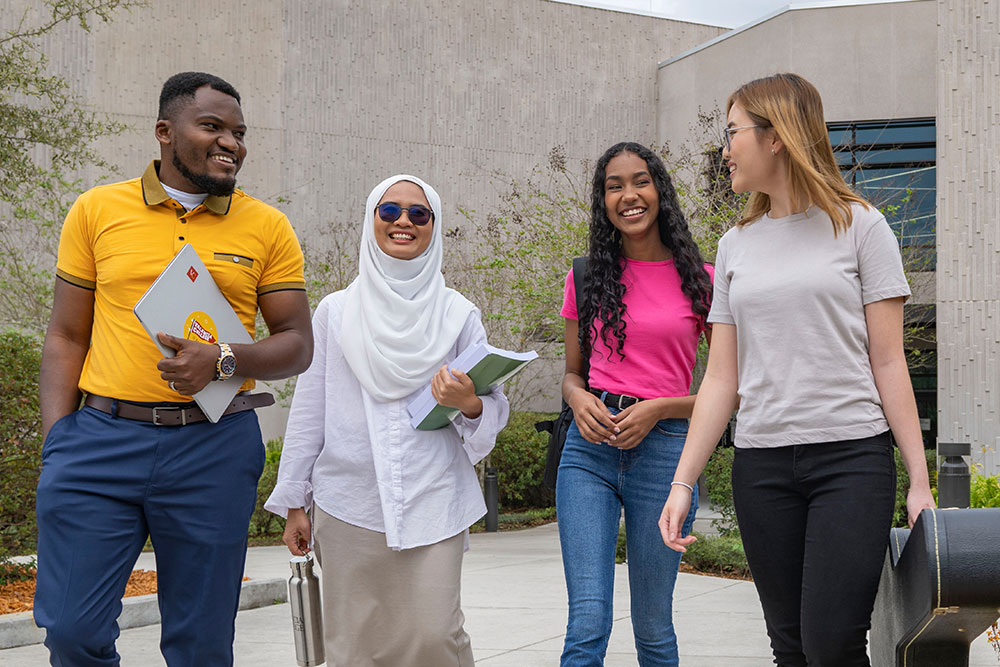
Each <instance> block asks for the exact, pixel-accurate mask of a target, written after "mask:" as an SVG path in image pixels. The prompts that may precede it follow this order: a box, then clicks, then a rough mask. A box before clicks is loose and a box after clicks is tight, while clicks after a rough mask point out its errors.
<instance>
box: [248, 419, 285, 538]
mask: <svg viewBox="0 0 1000 667" xmlns="http://www.w3.org/2000/svg"><path fill="white" fill-rule="evenodd" d="M281 443H282V441H281V439H280V438H279V439H275V440H268V442H267V444H266V445H265V446H264V471H263V472H262V473H261V474H260V481H259V482H257V505H256V506H255V507H254V510H253V515H251V517H250V536H251V537H256V536H259V535H274V534H280V533H281V532H282V531H284V526H285V524H284V521H283V520H282V518H281V517H279V516H278V515H277V514H272V513H271V512H268V511H267V510H266V509H264V502H265V501H266V500H267V497H268V496H270V495H271V492H272V491H274V485H275V483H277V481H278V461H280V460H281Z"/></svg>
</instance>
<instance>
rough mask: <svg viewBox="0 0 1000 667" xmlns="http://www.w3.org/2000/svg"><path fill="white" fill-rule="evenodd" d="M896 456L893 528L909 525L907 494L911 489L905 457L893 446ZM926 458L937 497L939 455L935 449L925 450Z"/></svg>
mask: <svg viewBox="0 0 1000 667" xmlns="http://www.w3.org/2000/svg"><path fill="white" fill-rule="evenodd" d="M893 451H894V453H895V456H896V508H895V509H894V510H893V515H892V526H893V528H906V527H908V526H909V525H910V524H909V520H908V519H907V515H906V494H907V493H908V492H909V491H910V476H909V475H908V474H906V466H905V465H903V457H902V456H901V455H900V453H899V449H898V448H893ZM924 458H925V459H926V460H927V474H928V476H929V477H930V480H931V491H932V492H935V495H934V498H935V499H936V498H937V493H936V490H937V455H936V454H935V452H934V450H933V449H928V450H925V451H924Z"/></svg>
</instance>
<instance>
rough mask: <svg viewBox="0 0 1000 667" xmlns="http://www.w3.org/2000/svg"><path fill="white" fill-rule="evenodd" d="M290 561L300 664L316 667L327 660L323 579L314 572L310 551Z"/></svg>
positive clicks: (292, 604) (289, 585) (294, 628)
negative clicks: (320, 584) (321, 582)
mask: <svg viewBox="0 0 1000 667" xmlns="http://www.w3.org/2000/svg"><path fill="white" fill-rule="evenodd" d="M288 564H289V565H291V567H292V576H291V577H289V578H288V602H289V603H290V604H291V606H292V634H293V635H294V636H295V660H296V662H298V663H299V665H300V667H315V666H316V665H321V664H323V662H325V661H326V651H325V650H324V648H323V606H322V603H321V602H320V597H319V579H317V578H316V575H315V574H313V558H312V555H310V554H306V555H305V556H293V557H292V558H291V560H290V561H289V562H288Z"/></svg>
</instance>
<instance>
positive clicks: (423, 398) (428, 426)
mask: <svg viewBox="0 0 1000 667" xmlns="http://www.w3.org/2000/svg"><path fill="white" fill-rule="evenodd" d="M537 358H538V353H537V352H535V351H534V350H529V351H528V352H511V351H509V350H501V349H500V348H498V347H493V346H492V345H489V344H487V343H478V344H476V345H473V346H472V347H470V348H467V349H466V350H465V351H464V352H462V353H461V354H460V355H458V356H457V357H456V358H455V360H454V361H453V362H451V363H450V364H448V368H450V369H457V370H460V371H463V372H464V373H465V374H466V375H468V376H469V377H470V378H471V379H472V381H473V382H475V383H476V394H477V395H479V396H482V395H483V394H486V393H489V391H490V389H491V388H493V387H495V386H496V385H498V384H502V383H503V382H505V381H507V379H508V378H510V377H511V376H512V375H514V373H517V372H518V371H519V370H521V369H522V368H524V367H525V366H527V365H528V362H530V361H532V360H533V359H537ZM406 410H407V412H409V413H410V424H411V425H412V426H413V428H415V429H419V430H421V431H433V430H434V429H438V428H441V427H443V426H447V425H448V422H450V421H451V420H453V419H454V418H455V417H456V416H458V410H457V409H456V408H446V407H444V406H443V405H438V404H437V401H435V400H434V395H433V394H432V393H431V385H430V383H428V384H427V387H425V388H424V390H423V391H422V392H420V394H419V395H418V396H417V397H416V398H415V399H413V400H412V401H410V403H409V405H407V406H406Z"/></svg>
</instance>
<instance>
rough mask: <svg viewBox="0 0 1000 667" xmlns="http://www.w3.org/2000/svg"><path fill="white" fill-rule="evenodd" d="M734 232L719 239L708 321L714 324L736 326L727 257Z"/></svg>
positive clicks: (730, 231) (713, 271) (727, 233)
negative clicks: (730, 304) (730, 305)
mask: <svg viewBox="0 0 1000 667" xmlns="http://www.w3.org/2000/svg"><path fill="white" fill-rule="evenodd" d="M732 231H733V230H729V231H728V232H726V233H725V234H723V236H722V238H721V239H719V250H718V251H717V252H716V253H715V269H714V270H712V271H711V272H710V275H711V276H712V308H711V310H709V312H708V321H709V322H710V323H712V324H715V323H719V324H736V320H735V319H734V318H733V312H732V309H731V308H730V307H729V280H730V278H731V276H730V275H729V273H728V272H727V269H726V264H727V256H726V255H727V251H728V249H729V243H730V242H731V240H732V238H731V234H732Z"/></svg>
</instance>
